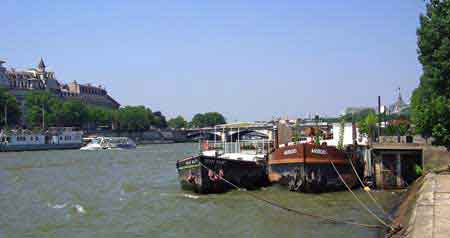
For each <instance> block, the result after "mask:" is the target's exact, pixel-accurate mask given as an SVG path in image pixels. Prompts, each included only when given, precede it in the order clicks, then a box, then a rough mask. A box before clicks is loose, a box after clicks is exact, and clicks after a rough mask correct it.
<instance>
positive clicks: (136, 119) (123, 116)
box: [117, 106, 153, 132]
mask: <svg viewBox="0 0 450 238" xmlns="http://www.w3.org/2000/svg"><path fill="white" fill-rule="evenodd" d="M117 120H118V121H117V122H118V124H119V129H120V130H122V131H130V132H131V131H145V130H148V129H149V128H150V126H151V125H152V122H153V114H152V111H150V110H149V109H148V108H145V107H144V106H126V107H123V108H120V109H119V110H118V115H117Z"/></svg>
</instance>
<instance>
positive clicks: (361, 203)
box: [327, 157, 394, 230]
mask: <svg viewBox="0 0 450 238" xmlns="http://www.w3.org/2000/svg"><path fill="white" fill-rule="evenodd" d="M327 159H328V161H330V163H331V165H332V166H333V169H334V171H336V173H337V175H338V176H339V179H340V180H341V181H342V183H343V184H344V185H345V187H346V188H347V190H348V191H349V192H350V193H351V194H352V195H353V197H354V198H355V200H356V201H358V203H359V204H360V205H361V207H363V208H364V209H365V210H366V211H367V212H368V213H369V214H371V215H372V216H373V217H374V218H375V219H377V220H378V221H379V222H380V223H381V224H383V225H384V226H385V227H387V228H389V229H391V230H394V228H393V227H391V226H389V225H388V224H386V222H384V221H383V220H382V219H381V218H379V217H378V216H377V215H376V214H375V213H374V212H372V210H370V208H369V207H367V206H366V204H364V203H363V202H362V201H361V200H360V199H359V198H358V196H356V194H355V193H354V192H353V191H352V189H351V188H350V187H349V186H348V184H347V183H346V182H345V180H344V178H342V176H341V174H340V173H339V171H338V169H337V168H336V166H335V165H334V163H333V161H331V159H330V158H328V157H327Z"/></svg>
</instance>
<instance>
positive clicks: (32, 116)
mask: <svg viewBox="0 0 450 238" xmlns="http://www.w3.org/2000/svg"><path fill="white" fill-rule="evenodd" d="M25 107H26V110H25V119H26V122H27V124H28V126H30V127H33V126H35V127H36V126H41V125H42V118H43V117H44V119H45V125H46V126H48V125H55V124H56V122H57V120H58V115H57V111H58V110H60V107H61V103H60V101H59V100H58V99H57V98H55V97H54V96H53V95H52V94H51V93H50V92H42V91H31V92H28V93H27V94H26V96H25Z"/></svg>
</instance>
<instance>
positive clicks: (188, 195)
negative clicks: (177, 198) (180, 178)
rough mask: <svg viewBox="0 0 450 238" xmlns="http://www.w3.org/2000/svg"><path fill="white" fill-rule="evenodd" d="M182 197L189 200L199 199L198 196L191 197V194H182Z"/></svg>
mask: <svg viewBox="0 0 450 238" xmlns="http://www.w3.org/2000/svg"><path fill="white" fill-rule="evenodd" d="M183 197H185V198H191V199H199V198H200V197H199V196H196V195H192V194H186V193H184V194H183Z"/></svg>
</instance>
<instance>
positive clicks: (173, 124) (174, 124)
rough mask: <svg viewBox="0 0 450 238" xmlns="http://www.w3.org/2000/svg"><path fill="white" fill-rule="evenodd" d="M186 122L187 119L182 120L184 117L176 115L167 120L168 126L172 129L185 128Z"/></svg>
mask: <svg viewBox="0 0 450 238" xmlns="http://www.w3.org/2000/svg"><path fill="white" fill-rule="evenodd" d="M187 124H188V123H187V121H186V120H184V118H183V117H182V116H177V117H175V118H172V119H170V120H169V122H168V125H169V127H170V128H173V129H180V128H186V127H187Z"/></svg>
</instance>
